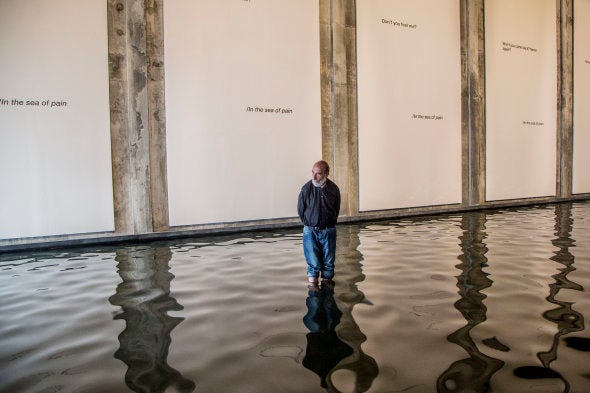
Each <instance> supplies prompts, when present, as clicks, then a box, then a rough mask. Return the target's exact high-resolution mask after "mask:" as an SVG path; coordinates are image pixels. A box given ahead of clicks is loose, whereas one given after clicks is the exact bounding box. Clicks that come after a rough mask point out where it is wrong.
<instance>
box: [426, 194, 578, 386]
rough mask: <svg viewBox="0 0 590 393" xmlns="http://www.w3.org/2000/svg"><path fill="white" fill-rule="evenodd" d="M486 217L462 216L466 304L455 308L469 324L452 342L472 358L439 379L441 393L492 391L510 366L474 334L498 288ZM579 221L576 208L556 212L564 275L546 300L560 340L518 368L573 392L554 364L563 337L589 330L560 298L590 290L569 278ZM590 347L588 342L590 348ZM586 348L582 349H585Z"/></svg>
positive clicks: (460, 280) (461, 279) (492, 342)
mask: <svg viewBox="0 0 590 393" xmlns="http://www.w3.org/2000/svg"><path fill="white" fill-rule="evenodd" d="M485 224H486V213H485V212H477V213H464V214H463V215H462V221H461V228H462V230H463V234H462V236H461V237H460V244H461V251H462V254H461V255H460V256H459V260H460V261H461V263H460V264H459V265H457V268H458V269H460V270H461V274H460V275H459V276H458V277H457V287H458V288H459V294H460V295H461V299H459V300H458V301H457V302H456V303H455V307H456V308H457V310H459V311H460V312H461V315H462V316H463V317H464V318H465V320H466V321H467V324H466V325H465V326H464V327H462V328H461V329H459V330H457V331H455V332H454V333H452V334H451V335H449V336H448V337H447V339H448V341H450V342H452V343H455V344H457V345H459V346H461V347H462V348H463V349H464V350H465V351H466V352H467V353H468V354H469V358H466V359H462V360H459V361H456V362H454V363H453V364H452V365H451V366H450V367H449V368H448V369H447V370H446V371H445V372H444V373H443V374H442V375H441V376H440V377H439V379H438V381H437V390H438V391H439V392H462V391H470V392H487V391H490V390H491V389H490V381H491V378H492V376H493V375H494V373H496V372H497V371H498V370H500V369H501V368H502V367H505V363H504V362H503V361H502V360H499V359H495V358H492V357H489V356H487V355H485V354H483V353H482V352H481V351H480V350H479V349H478V347H477V345H476V344H475V342H474V341H473V339H472V338H471V335H470V331H471V330H472V329H473V328H474V327H475V326H477V325H478V324H481V323H482V322H484V321H485V320H486V311H487V309H486V306H485V304H484V300H485V298H486V296H485V295H484V294H482V293H481V291H483V290H484V289H486V288H488V287H490V286H491V285H492V283H493V282H492V280H491V279H490V278H489V277H488V274H487V273H485V272H484V270H483V269H484V268H485V267H486V266H487V262H488V261H487V258H486V256H485V254H486V252H487V251H488V249H487V247H486V244H485V238H486V236H487V235H486V231H485ZM572 228H573V219H572V217H571V205H569V204H563V205H557V206H556V207H555V236H556V238H554V239H553V240H552V244H553V245H554V246H555V247H556V248H557V249H558V250H557V251H556V252H555V253H554V255H553V256H552V257H551V258H550V259H551V260H552V261H554V262H557V263H559V264H561V265H563V266H562V267H560V268H559V269H558V270H559V273H558V274H555V275H554V276H552V277H553V278H554V279H555V282H554V283H552V284H550V285H549V295H548V296H547V298H546V300H547V301H548V302H549V303H551V304H554V305H557V307H556V308H552V309H550V310H548V311H546V312H544V313H543V317H544V318H545V319H546V320H548V321H550V322H553V323H555V325H556V326H557V333H556V334H555V335H554V338H553V343H552V346H551V348H549V350H548V351H546V352H539V353H537V358H538V359H539V360H540V365H527V366H522V367H517V368H516V369H514V375H515V376H517V377H519V378H523V379H529V380H530V379H546V378H557V379H561V380H562V381H563V385H564V388H563V391H564V392H569V391H570V384H569V382H568V381H567V380H566V378H565V377H564V376H562V375H561V374H560V373H559V372H557V371H555V370H553V369H551V363H552V362H553V361H555V360H556V359H557V350H558V346H559V343H560V339H561V337H562V336H564V335H566V334H569V333H572V332H578V331H581V330H584V320H583V316H582V314H580V313H579V312H576V311H575V310H573V309H572V303H571V302H566V301H560V300H558V299H557V294H558V293H559V291H560V290H562V289H570V290H575V291H583V290H584V288H583V287H582V286H581V285H579V284H577V283H575V282H572V281H571V280H569V279H568V278H567V275H568V274H569V273H570V272H572V271H574V270H575V268H574V266H573V265H574V256H573V255H572V254H571V253H570V251H569V249H570V247H573V246H574V240H573V239H572V238H571V231H572ZM580 340H582V341H585V340H586V339H583V338H576V337H570V338H566V339H565V341H566V343H568V346H569V345H570V342H577V343H579V342H580ZM483 343H484V344H485V345H487V346H489V347H491V348H494V349H496V350H498V351H502V352H508V351H510V348H509V347H507V346H506V345H504V344H503V343H501V342H500V341H499V340H497V339H496V337H490V338H488V339H485V340H483ZM586 345H588V343H586ZM583 346H584V344H582V347H583Z"/></svg>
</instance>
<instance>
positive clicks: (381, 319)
mask: <svg viewBox="0 0 590 393" xmlns="http://www.w3.org/2000/svg"><path fill="white" fill-rule="evenodd" d="M301 248H302V246H301V233H300V231H292V230H289V231H280V232H277V233H252V234H241V235H236V236H223V237H208V238H196V239H190V240H177V241H173V242H158V243H152V244H148V245H146V244H142V245H126V246H119V247H96V248H87V249H68V250H58V251H52V252H37V253H26V254H25V253H23V254H3V255H0V315H2V320H1V322H0V340H1V341H0V392H11V393H19V392H44V393H45V392H133V391H135V392H232V393H234V392H246V393H247V392H253V393H260V392H305V393H309V392H311V393H313V392H325V391H329V392H436V391H438V392H486V391H490V392H510V393H514V392H568V391H569V392H588V391H590V352H588V351H589V350H590V348H589V347H590V345H589V343H590V334H589V333H588V331H587V330H586V329H585V319H586V318H588V317H590V297H589V296H588V291H587V289H586V288H590V203H574V204H560V205H546V206H541V207H535V208H522V209H508V210H501V211H488V212H471V213H464V214H454V215H443V216H436V217H430V218H420V219H404V220H394V221H386V222H385V221H384V222H377V223H371V224H359V225H342V226H339V228H338V248H337V262H336V263H337V268H336V278H335V281H336V285H335V287H334V288H333V289H332V288H330V287H328V286H324V287H323V288H322V289H321V290H318V291H313V290H312V291H310V290H308V289H307V286H306V277H305V262H304V260H303V255H302V250H301ZM322 385H324V386H325V387H322Z"/></svg>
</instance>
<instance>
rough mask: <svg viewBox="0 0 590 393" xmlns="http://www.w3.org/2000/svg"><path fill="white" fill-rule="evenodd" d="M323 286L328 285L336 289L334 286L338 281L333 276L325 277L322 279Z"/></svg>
mask: <svg viewBox="0 0 590 393" xmlns="http://www.w3.org/2000/svg"><path fill="white" fill-rule="evenodd" d="M322 286H326V287H328V288H331V289H334V287H335V286H336V283H335V282H334V280H332V279H331V278H324V279H323V280H322Z"/></svg>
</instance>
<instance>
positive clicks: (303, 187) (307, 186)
mask: <svg viewBox="0 0 590 393" xmlns="http://www.w3.org/2000/svg"><path fill="white" fill-rule="evenodd" d="M312 186H313V184H312V183H311V180H308V181H307V182H306V183H305V184H304V185H303V186H301V191H303V190H309V189H310V188H311V187H312Z"/></svg>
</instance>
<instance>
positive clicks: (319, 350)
mask: <svg viewBox="0 0 590 393" xmlns="http://www.w3.org/2000/svg"><path fill="white" fill-rule="evenodd" d="M306 304H307V314H306V315H305V317H303V323H304V324H305V326H306V327H307V328H308V329H309V333H308V334H307V349H306V351H305V358H304V359H303V366H305V368H308V369H310V370H311V371H313V372H315V373H316V374H317V375H319V376H320V379H321V382H320V384H321V386H322V387H323V388H326V387H327V383H326V377H327V376H328V373H329V372H330V371H331V370H332V369H333V368H334V366H336V365H337V364H338V363H339V362H340V361H341V360H342V359H344V358H345V357H348V356H350V355H352V353H353V350H352V348H351V347H350V346H348V345H347V344H346V343H344V342H343V341H342V340H340V338H338V335H337V334H336V332H335V328H336V326H338V324H339V323H340V317H341V316H342V312H341V311H340V310H339V309H338V307H337V306H336V302H335V301H334V286H333V284H332V283H330V282H327V281H326V282H324V283H322V286H321V288H318V287H315V288H313V287H312V288H311V289H310V290H309V294H308V297H307V300H306Z"/></svg>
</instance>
